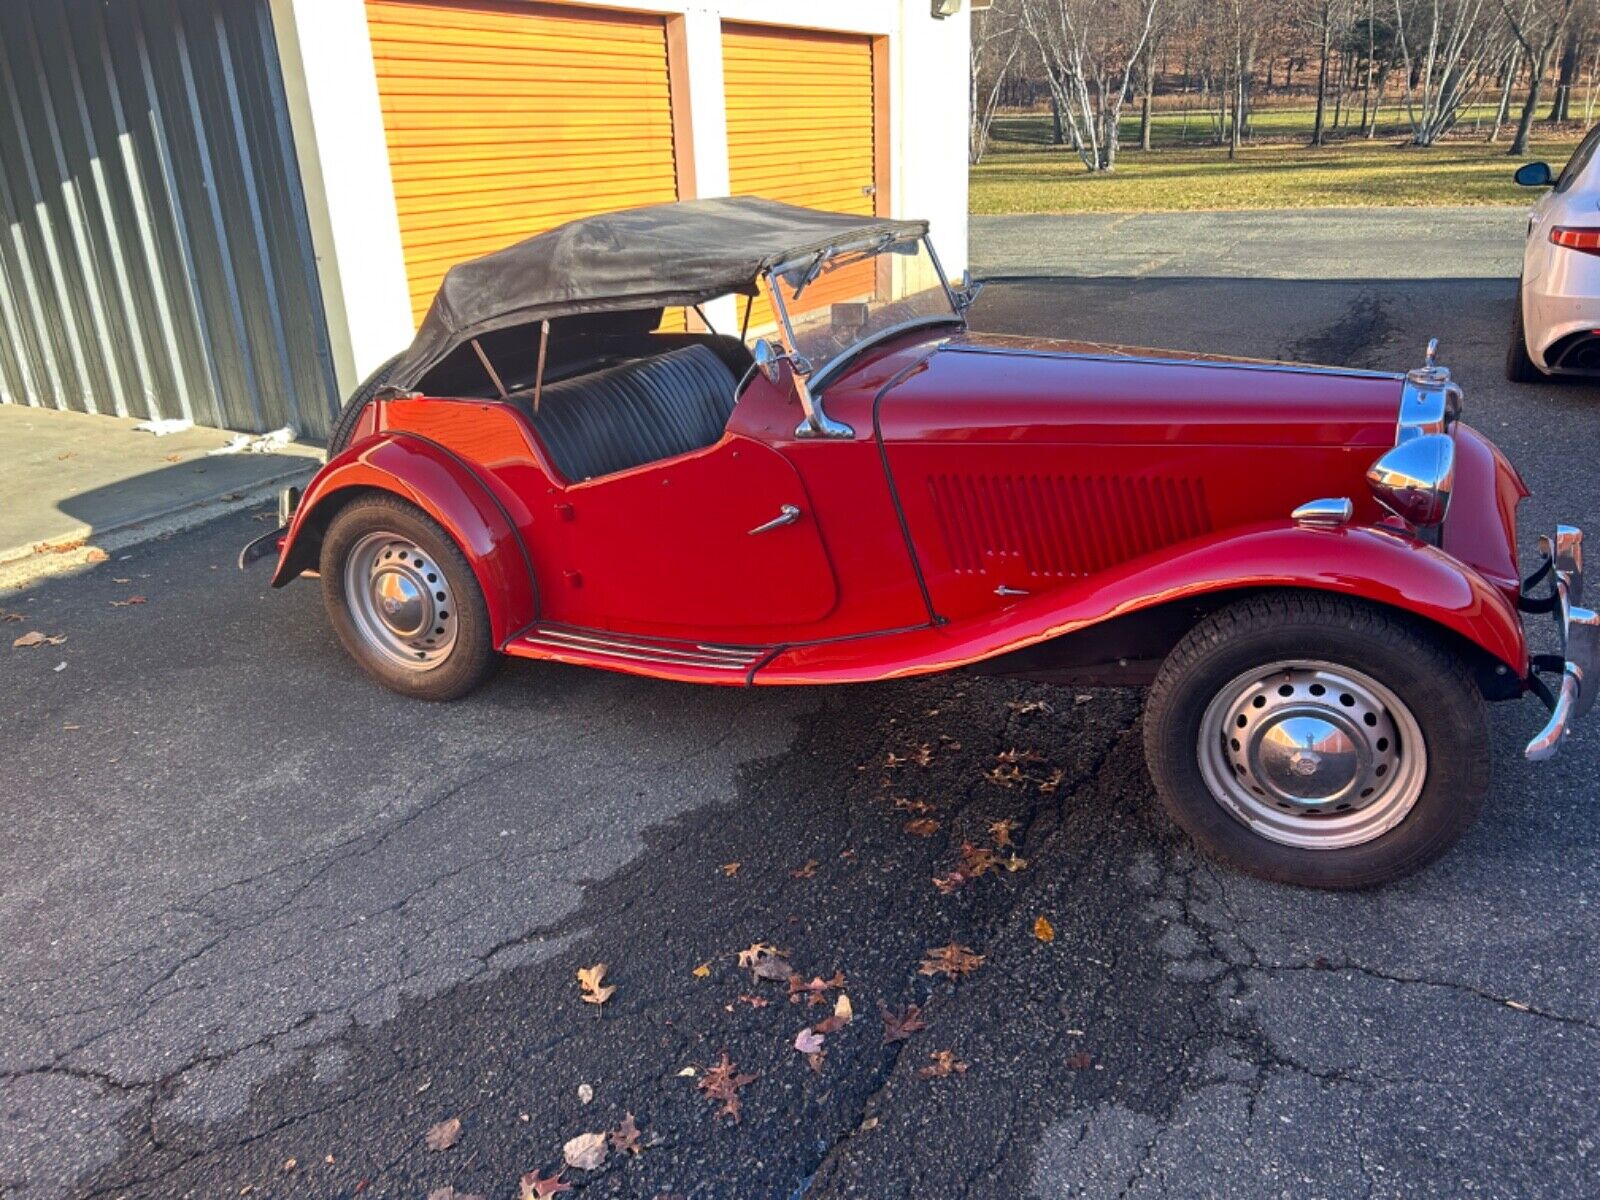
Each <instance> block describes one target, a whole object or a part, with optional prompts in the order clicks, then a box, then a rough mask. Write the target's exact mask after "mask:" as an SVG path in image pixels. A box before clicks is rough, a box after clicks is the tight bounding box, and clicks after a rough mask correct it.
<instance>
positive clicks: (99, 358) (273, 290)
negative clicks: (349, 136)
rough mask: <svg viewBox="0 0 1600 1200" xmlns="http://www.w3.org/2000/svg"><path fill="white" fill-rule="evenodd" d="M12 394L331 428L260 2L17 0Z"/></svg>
mask: <svg viewBox="0 0 1600 1200" xmlns="http://www.w3.org/2000/svg"><path fill="white" fill-rule="evenodd" d="M0 226H3V228H0V400H5V401H9V402H11V403H18V404H34V405H42V406H45V407H53V408H67V409H75V410H78V411H83V412H101V413H114V414H117V415H124V416H136V417H154V416H164V417H189V418H192V419H193V420H196V421H198V422H200V423H202V424H206V425H219V426H224V427H227V428H233V429H243V430H266V429H272V428H277V427H279V426H282V425H292V426H294V427H295V428H296V429H297V430H298V431H300V432H301V433H302V434H304V435H306V436H308V437H312V438H319V437H322V436H324V435H325V434H326V431H327V427H328V422H329V417H330V413H331V411H332V407H333V404H334V383H333V370H332V363H331V359H330V355H329V351H328V340H327V328H326V325H325V322H324V318H323V313H322V297H321V293H320V291H319V290H318V286H317V279H316V267H315V262H314V259H313V256H312V252H311V241H310V231H309V225H308V222H307V219H306V212H305V201H304V197H303V195H302V193H301V190H300V182H299V172H298V166H297V164H296V161H295V157H294V147H293V143H292V140H291V135H290V131H289V124H288V117H287V107H286V102H285V99H284V94H283V81H282V78H281V76H280V74H279V65H278V57H277V50H276V46H275V42H274V38H273V32H272V24H271V17H270V15H269V13H268V11H267V5H266V3H265V0H123V2H121V3H116V4H105V3H102V2H100V0H11V2H9V3H7V4H5V5H4V6H3V7H0Z"/></svg>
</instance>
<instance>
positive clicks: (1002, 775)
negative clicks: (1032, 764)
mask: <svg viewBox="0 0 1600 1200" xmlns="http://www.w3.org/2000/svg"><path fill="white" fill-rule="evenodd" d="M983 777H984V778H985V779H987V780H988V781H989V782H990V783H997V784H999V785H1000V786H1001V787H1010V786H1011V785H1012V784H1015V783H1021V782H1022V780H1023V774H1022V768H1021V767H1015V766H998V767H996V768H995V769H994V770H992V771H985V772H984V773H983Z"/></svg>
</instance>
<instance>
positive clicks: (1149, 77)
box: [1139, 42, 1156, 152]
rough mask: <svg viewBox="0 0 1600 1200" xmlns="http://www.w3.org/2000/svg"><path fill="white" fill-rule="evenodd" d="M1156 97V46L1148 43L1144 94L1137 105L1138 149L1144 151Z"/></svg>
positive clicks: (1147, 147)
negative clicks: (1151, 110) (1151, 111)
mask: <svg viewBox="0 0 1600 1200" xmlns="http://www.w3.org/2000/svg"><path fill="white" fill-rule="evenodd" d="M1155 97H1156V47H1155V43H1154V42H1151V43H1150V50H1149V52H1148V53H1147V54H1146V55H1145V59H1144V95H1143V96H1142V97H1141V103H1140V105H1139V149H1141V150H1144V151H1146V152H1148V151H1149V149H1150V109H1151V106H1152V105H1153V104H1154V102H1155Z"/></svg>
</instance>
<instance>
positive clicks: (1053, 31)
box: [1022, 0, 1161, 171]
mask: <svg viewBox="0 0 1600 1200" xmlns="http://www.w3.org/2000/svg"><path fill="white" fill-rule="evenodd" d="M1160 4H1161V0H1022V22H1023V27H1024V28H1025V29H1026V30H1027V32H1028V36H1029V38H1030V39H1031V40H1032V42H1033V44H1034V45H1035V47H1037V49H1038V51H1039V55H1040V57H1041V58H1042V59H1043V61H1044V71H1045V81H1046V82H1047V83H1048V84H1049V87H1050V95H1051V98H1052V100H1053V101H1054V103H1055V108H1056V111H1057V112H1058V113H1059V114H1060V118H1061V122H1062V124H1063V125H1064V126H1065V127H1066V133H1067V136H1068V138H1069V139H1070V140H1071V142H1072V148H1073V149H1074V150H1075V151H1077V153H1078V157H1079V158H1081V159H1082V160H1083V165H1084V166H1085V167H1086V168H1088V169H1089V170H1090V171H1111V170H1114V169H1115V168H1116V165H1117V149H1118V140H1119V139H1118V122H1119V121H1120V120H1121V119H1122V110H1123V107H1124V106H1125V105H1126V104H1127V101H1128V93H1129V91H1130V88H1131V86H1132V82H1133V76H1134V73H1135V71H1136V68H1137V65H1138V62H1139V60H1140V57H1141V56H1142V55H1143V54H1144V49H1145V45H1146V43H1147V42H1148V41H1149V39H1150V36H1151V33H1152V31H1153V30H1154V28H1155V17H1156V10H1157V8H1158V7H1159V6H1160Z"/></svg>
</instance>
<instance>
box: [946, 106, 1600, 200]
mask: <svg viewBox="0 0 1600 1200" xmlns="http://www.w3.org/2000/svg"><path fill="white" fill-rule="evenodd" d="M1255 128H1256V133H1257V136H1258V138H1259V139H1260V140H1258V141H1257V142H1255V143H1253V144H1248V145H1246V146H1245V148H1244V149H1243V150H1241V151H1240V154H1239V158H1238V159H1237V160H1235V161H1231V162H1230V161H1229V159H1228V154H1227V150H1226V148H1225V147H1219V146H1201V145H1197V144H1196V143H1197V142H1198V141H1199V140H1200V139H1201V138H1204V137H1206V136H1207V134H1208V132H1209V123H1208V119H1207V117H1206V115H1205V114H1200V113H1191V114H1190V115H1189V118H1188V122H1187V135H1188V142H1187V144H1185V143H1184V141H1183V136H1184V133H1185V123H1184V119H1183V116H1182V114H1180V113H1158V114H1157V115H1156V117H1155V121H1154V128H1153V131H1152V132H1153V138H1152V140H1153V142H1154V145H1155V149H1153V150H1152V151H1151V152H1150V153H1148V154H1146V153H1143V152H1141V151H1139V150H1137V149H1133V150H1128V149H1127V148H1126V147H1127V146H1128V145H1129V144H1130V143H1132V144H1134V145H1137V142H1138V136H1139V135H1138V122H1137V120H1134V121H1131V122H1128V123H1125V125H1124V130H1123V137H1124V142H1123V145H1124V149H1123V151H1122V153H1121V154H1120V155H1119V157H1118V161H1117V169H1116V170H1115V171H1114V172H1112V173H1111V174H1110V175H1100V176H1094V175H1090V174H1089V173H1088V172H1087V171H1085V170H1084V169H1083V163H1082V162H1081V161H1080V160H1079V159H1078V156H1077V155H1076V154H1074V153H1073V151H1072V149H1071V147H1068V146H1051V145H1050V118H1049V117H1048V115H1028V116H1017V117H1000V118H998V119H997V120H996V121H995V125H994V130H993V137H992V139H991V142H990V148H989V153H988V154H987V155H986V156H985V157H984V160H983V162H982V163H981V164H979V165H978V166H976V167H974V168H973V169H972V201H971V203H972V211H973V212H974V213H978V214H985V215H987V214H997V213H1041V212H1046V213H1049V212H1176V211H1184V210H1198V209H1243V208H1332V207H1341V208H1350V207H1362V206H1366V205H1377V204H1396V205H1410V206H1425V205H1437V204H1525V203H1528V202H1529V201H1530V200H1531V199H1532V197H1533V196H1534V195H1535V193H1532V192H1528V191H1525V190H1523V189H1522V188H1519V187H1517V186H1516V184H1514V183H1512V182H1511V174H1512V172H1513V171H1514V170H1516V167H1517V165H1518V163H1519V162H1521V161H1525V160H1520V159H1512V158H1510V157H1509V156H1508V155H1507V154H1506V146H1507V142H1508V141H1509V137H1510V131H1509V130H1508V131H1507V132H1506V133H1505V134H1504V135H1502V140H1501V141H1500V142H1499V143H1498V144H1496V145H1489V144H1488V143H1487V142H1486V141H1484V140H1483V137H1482V136H1479V137H1475V138H1470V139H1469V138H1467V137H1466V136H1462V137H1458V138H1453V139H1452V140H1450V141H1447V142H1444V143H1441V144H1440V145H1437V146H1434V147H1431V148H1427V149H1423V148H1420V147H1416V146H1410V145H1406V144H1404V136H1405V135H1404V131H1403V129H1402V128H1400V127H1398V126H1397V125H1396V124H1394V123H1392V122H1388V121H1386V122H1384V123H1383V125H1381V126H1380V129H1379V133H1380V136H1379V138H1378V139H1376V140H1374V141H1371V142H1369V141H1366V140H1365V139H1362V138H1360V137H1357V138H1355V139H1353V140H1345V141H1337V142H1332V143H1330V144H1329V145H1327V146H1324V147H1322V148H1321V149H1312V148H1311V147H1309V146H1307V145H1306V144H1305V138H1308V137H1309V136H1310V128H1311V114H1310V113H1309V112H1307V111H1305V110H1301V109H1287V110H1267V111H1265V112H1262V113H1260V114H1258V116H1257V118H1256V126H1255ZM1541 135H1542V136H1541ZM1579 136H1580V134H1579V132H1578V130H1577V129H1576V128H1564V129H1562V130H1560V131H1559V132H1557V133H1547V132H1545V131H1543V130H1542V129H1540V128H1538V127H1536V128H1535V135H1534V142H1533V148H1532V153H1531V155H1530V158H1531V159H1544V160H1545V161H1547V162H1549V163H1550V164H1551V165H1552V166H1553V167H1555V168H1557V169H1559V168H1560V166H1561V164H1563V163H1565V162H1566V160H1567V157H1568V156H1569V155H1570V154H1571V153H1572V150H1573V148H1574V147H1575V146H1576V145H1577V142H1578V138H1579ZM1274 139H1282V140H1274Z"/></svg>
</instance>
